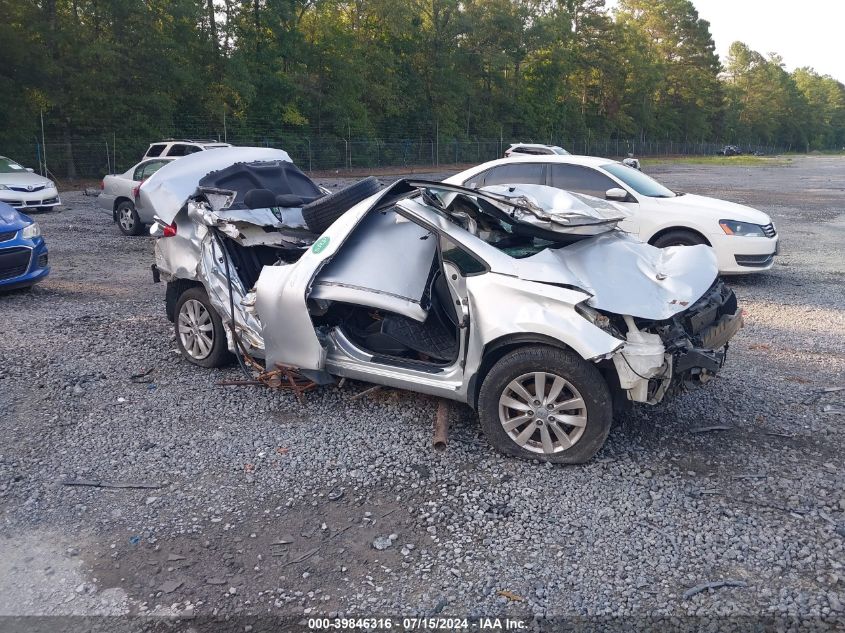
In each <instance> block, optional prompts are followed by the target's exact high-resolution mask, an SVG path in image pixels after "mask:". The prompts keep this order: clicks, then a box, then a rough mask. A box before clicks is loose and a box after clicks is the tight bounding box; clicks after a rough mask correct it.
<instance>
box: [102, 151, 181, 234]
mask: <svg viewBox="0 0 845 633" xmlns="http://www.w3.org/2000/svg"><path fill="white" fill-rule="evenodd" d="M172 160H176V157H171V158H167V157H163V158H150V159H147V160H142V161H141V162H140V163H138V164H137V165H134V166H132V167H130V168H129V169H127V170H126V171H125V172H123V173H122V174H110V175H108V176H106V177H105V178H103V182H102V183H101V185H100V188H101V189H102V191H101V192H100V195H99V196H98V197H97V202H98V203H99V205H100V206H101V207H102V208H103V209H106V210H108V211H110V212H111V214H112V219H113V220H114V221H115V222H116V223H117V226H118V227H119V228H120V230H121V231H122V232H123V234H124V235H140V234H141V232H142V231H143V230H144V225H145V224H148V223H149V222H150V221H151V220H152V219H151V218H150V219H148V220H147V221H146V222H145V219H146V218H142V217H140V216H139V215H138V211H137V209H136V208H135V198H136V197H137V196H138V187H140V186H141V183H142V182H144V181H145V180H146V179H147V178H149V177H150V176H152V175H153V174H154V173H156V172H157V171H158V170H159V169H161V168H162V167H164V166H165V165H166V164H167V163H169V162H170V161H172Z"/></svg>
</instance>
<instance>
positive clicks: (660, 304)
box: [515, 231, 718, 321]
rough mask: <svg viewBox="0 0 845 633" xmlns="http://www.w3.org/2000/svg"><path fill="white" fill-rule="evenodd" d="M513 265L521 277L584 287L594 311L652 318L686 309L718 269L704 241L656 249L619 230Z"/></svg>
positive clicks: (712, 278) (667, 316) (668, 315)
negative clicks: (701, 243)
mask: <svg viewBox="0 0 845 633" xmlns="http://www.w3.org/2000/svg"><path fill="white" fill-rule="evenodd" d="M515 267H516V271H517V274H518V275H519V276H520V277H521V278H522V279H525V280H529V281H539V282H544V283H551V284H563V285H570V286H575V287H577V288H580V289H582V290H585V291H587V292H589V293H590V294H591V295H593V296H592V298H590V299H589V301H588V303H589V304H590V305H591V306H593V307H594V308H598V309H599V310H605V311H607V312H613V313H614V314H622V315H624V314H630V315H631V316H635V317H640V318H643V319H653V320H655V321H662V320H664V319H668V318H670V317H671V316H673V315H675V314H677V313H678V312H682V311H683V310H686V309H687V308H688V307H689V306H690V305H691V304H693V303H695V302H696V301H697V300H698V299H699V298H700V297H701V296H702V295H703V294H704V293H705V292H706V291H707V289H708V288H709V287H710V286H711V285H712V284H713V282H714V281H715V280H716V276H717V274H718V266H717V265H716V255H715V253H714V252H713V249H712V248H710V247H709V246H704V245H699V246H671V247H669V248H655V247H654V246H649V245H648V244H644V243H643V242H640V241H639V240H637V239H634V238H632V237H629V236H628V235H626V234H625V233H622V232H621V231H614V232H611V233H604V234H603V235H598V236H596V237H591V238H587V239H584V240H581V241H579V242H576V243H575V244H571V245H569V246H565V247H563V248H555V249H552V248H547V249H546V250H544V251H541V252H539V253H537V254H536V255H533V256H531V257H526V258H525V259H520V260H516V266H515Z"/></svg>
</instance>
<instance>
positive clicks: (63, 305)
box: [0, 157, 845, 631]
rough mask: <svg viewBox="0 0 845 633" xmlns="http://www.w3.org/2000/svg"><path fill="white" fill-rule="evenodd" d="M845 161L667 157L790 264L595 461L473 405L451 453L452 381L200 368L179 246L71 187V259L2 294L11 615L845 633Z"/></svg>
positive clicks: (5, 579)
mask: <svg viewBox="0 0 845 633" xmlns="http://www.w3.org/2000/svg"><path fill="white" fill-rule="evenodd" d="M843 170H845V159H842V158H827V157H808V158H798V159H795V160H794V161H792V163H791V164H790V165H788V166H767V167H737V168H731V167H722V166H692V165H680V164H679V165H673V164H664V165H660V166H656V167H654V168H651V169H649V170H648V171H650V172H651V173H653V174H656V175H659V177H660V179H661V180H662V181H663V182H665V183H666V184H667V185H669V186H670V187H673V188H675V189H678V190H684V191H690V192H695V193H703V194H710V195H714V196H717V197H723V198H726V199H728V200H733V201H736V202H741V203H746V204H750V205H753V206H756V207H758V208H761V209H763V210H765V211H767V212H769V213H770V214H771V215H772V216H773V218H774V221H775V223H776V224H777V226H778V229H779V232H780V234H781V240H782V241H781V249H782V254H781V255H780V256H779V258H778V259H777V263H776V265H775V267H774V269H773V270H772V271H771V272H769V273H767V274H762V275H757V276H749V277H746V278H732V279H731V280H730V283H731V284H732V285H733V286H734V288H735V289H736V291H737V293H738V295H739V297H740V301H741V304H742V306H743V307H744V308H745V310H746V315H747V317H746V320H747V326H746V327H745V329H744V330H742V331H741V332H740V334H739V335H738V336H737V338H736V339H735V343H734V344H733V345H732V346H731V353H730V355H729V357H728V363H727V365H726V367H725V368H724V370H723V372H722V373H721V374H720V376H719V378H718V379H717V380H715V381H714V382H713V383H711V384H709V385H707V386H706V387H705V388H702V389H699V390H696V391H694V392H689V393H687V394H684V395H683V396H682V397H680V398H678V399H676V400H674V401H673V402H671V403H669V404H668V405H664V406H661V407H659V408H649V409H639V410H638V411H636V412H635V413H634V414H632V415H631V416H629V417H627V418H626V419H622V420H618V421H617V423H616V425H615V427H614V429H613V431H612V432H611V435H610V438H609V440H608V442H607V444H606V446H605V447H604V449H603V450H602V451H601V452H600V453H599V454H598V455H597V457H596V458H595V459H594V460H593V461H592V462H590V463H589V464H587V465H585V466H578V467H550V466H543V465H538V464H537V463H531V462H523V461H517V460H514V459H507V458H503V457H501V456H499V455H498V454H497V453H495V452H494V451H493V450H492V449H491V448H490V447H489V446H488V444H487V443H486V441H485V440H484V438H483V437H482V436H481V435H480V432H479V429H478V424H477V421H476V419H475V418H474V416H473V414H472V412H471V411H469V410H468V409H466V408H461V407H458V406H456V407H453V409H452V420H451V423H452V431H451V437H450V440H451V441H450V445H449V448H448V450H447V451H445V452H443V453H436V452H434V451H433V450H432V449H431V433H432V431H431V425H432V421H433V417H434V411H435V408H436V402H435V401H434V400H433V399H430V398H427V397H424V396H418V395H414V394H410V393H404V392H395V391H389V390H385V391H382V392H380V393H378V394H376V395H373V396H372V397H363V398H360V399H356V400H352V399H351V397H352V396H353V395H354V394H356V393H358V392H360V391H362V390H363V389H365V388H366V387H367V385H364V384H362V383H351V382H348V383H347V384H346V385H345V386H344V387H343V388H341V389H335V388H330V389H324V390H321V391H318V392H314V393H312V394H310V395H308V396H307V399H306V402H305V404H304V405H300V404H298V403H297V401H296V400H295V398H294V397H293V396H292V395H290V394H288V393H283V392H276V391H270V390H267V389H264V388H257V387H221V386H218V385H217V383H218V382H219V381H221V380H224V379H237V378H239V377H240V374H239V372H238V370H237V368H236V367H232V368H231V369H226V370H220V371H218V370H202V369H199V368H197V367H194V366H191V365H189V364H188V363H186V362H184V361H182V360H181V358H180V356H179V354H178V352H177V349H176V344H175V342H174V340H173V336H172V333H171V324H170V323H169V322H168V321H167V319H166V317H165V315H164V284H160V285H154V284H153V283H152V280H151V276H150V272H149V265H150V264H151V263H152V248H153V242H152V239H151V238H127V237H123V236H122V235H121V234H120V233H119V231H118V230H117V228H116V227H115V226H114V225H113V224H112V223H111V218H110V216H109V215H108V214H106V213H104V212H102V211H100V210H98V209H97V208H96V206H95V200H94V199H93V198H86V197H84V196H83V195H81V194H80V193H78V192H70V193H65V194H64V195H63V199H64V201H65V203H66V206H65V207H64V209H63V210H61V211H60V212H56V213H50V214H45V215H40V216H38V218H37V219H38V221H39V222H40V223H41V226H42V230H43V232H44V234H45V236H46V239H47V241H48V245H49V247H50V257H51V262H52V265H53V271H52V274H51V275H50V277H49V278H48V279H47V280H46V281H45V282H44V283H42V284H41V285H39V286H37V287H36V288H35V289H33V290H32V291H30V292H15V293H11V294H8V295H5V296H0V322H2V324H3V331H4V336H2V337H0V412H2V413H0V515H1V516H2V534H0V615H26V614H33V615H35V614H38V615H55V614H86V615H90V614H142V613H156V614H181V615H182V616H185V617H188V616H192V615H193V616H197V620H195V622H196V623H197V624H195V626H197V627H200V623H207V622H210V621H213V620H214V618H225V617H233V616H244V615H247V614H249V615H255V614H259V615H260V614H264V615H266V614H270V615H273V616H281V617H284V618H289V619H290V621H291V622H299V621H301V620H302V618H303V617H306V618H307V617H308V616H314V615H317V614H320V615H331V616H335V615H337V614H343V615H347V616H353V615H355V616H374V615H388V614H389V615H394V616H397V615H398V616H409V615H434V614H439V615H442V616H477V615H491V616H513V617H521V618H526V619H530V620H534V621H536V622H540V623H542V622H551V623H553V622H555V618H557V617H560V616H568V617H590V618H594V617H599V616H631V617H632V618H634V619H632V620H630V622H639V623H640V624H643V623H646V622H649V623H651V622H655V621H656V620H655V619H654V618H660V617H678V618H684V617H685V616H707V617H727V616H732V617H738V616H750V617H751V618H759V617H772V616H792V617H795V616H798V617H816V618H819V617H821V618H828V619H829V623H830V626H831V627H832V628H831V630H832V629H833V628H835V627H836V626H845V611H844V610H843V603H845V569H843V564H844V563H845V546H844V545H843V544H844V543H845V470H843V426H842V424H843V421H844V420H845V417H843V416H845V413H843V412H845V391H841V390H840V391H835V390H833V388H840V389H841V388H842V387H845V310H843V309H845V282H843V279H845V277H843V275H845V258H843V250H842V245H843V243H845V214H843V203H845V180H843V177H842V173H843ZM337 182H339V181H330V180H323V181H322V184H327V185H329V184H337ZM148 370H149V372H150V373H148V374H147V375H146V376H144V377H142V378H134V379H133V378H131V376H133V375H137V374H142V373H145V372H147V371H148ZM826 389H827V390H828V391H825V390H826ZM714 426H715V427H719V428H721V427H728V428H727V429H723V430H706V428H707V427H714ZM66 479H84V480H98V481H106V482H118V483H127V482H128V483H133V484H137V483H143V484H149V485H151V486H159V487H155V488H143V489H137V488H116V489H115V488H101V487H90V486H66V485H62V483H60V482H62V481H63V480H66ZM379 537H383V538H379ZM374 545H377V546H378V547H375V546H374ZM382 547H383V548H384V549H380V548H382ZM723 580H730V581H738V582H736V583H735V585H736V586H727V587H723V588H719V589H712V590H704V591H700V592H698V593H695V595H689V594H687V595H685V593H686V592H688V590H690V589H692V588H695V587H696V586H698V585H700V584H702V583H706V582H711V581H723ZM690 593H692V592H690ZM203 618H208V619H209V620H204V619H203ZM232 621H237V622H238V623H239V624H238V626H239V627H240V628H237V629H233V630H241V631H243V630H244V625H243V623H244V622H246V620H244V619H243V618H242V617H241V618H240V619H237V618H236V619H235V620H232ZM689 621H690V620H688V619H687V620H683V619H682V620H677V621H676V622H689ZM730 622H733V623H737V626H738V627H739V628H742V627H743V626H744V625H743V624H742V623H743V622H745V625H747V624H748V622H749V621H748V620H745V621H743V620H740V619H732V620H728V619H725V620H722V621H721V623H720V625H719V628H720V629H721V630H724V629H725V628H726V627H727V625H728V623H730ZM550 626H551V624H550ZM200 628H201V627H200ZM247 630H249V629H247Z"/></svg>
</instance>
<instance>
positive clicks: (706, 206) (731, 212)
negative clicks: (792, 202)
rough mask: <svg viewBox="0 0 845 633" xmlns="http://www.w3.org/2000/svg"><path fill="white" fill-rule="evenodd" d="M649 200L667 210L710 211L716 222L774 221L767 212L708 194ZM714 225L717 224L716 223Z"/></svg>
mask: <svg viewBox="0 0 845 633" xmlns="http://www.w3.org/2000/svg"><path fill="white" fill-rule="evenodd" d="M649 202H654V203H657V204H658V205H660V206H661V207H664V206H665V207H666V209H667V211H669V210H673V209H674V210H676V211H681V212H683V211H688V212H691V213H695V212H702V213H707V212H709V213H710V214H711V215H712V216H713V219H714V221H715V222H718V221H719V220H738V221H740V222H751V223H752V224H759V225H761V226H763V225H766V224H768V223H769V222H771V221H772V219H771V218H770V217H769V216H768V215H767V214H765V213H763V212H762V211H758V210H757V209H753V208H751V207H747V206H745V205H744V204H737V203H735V202H728V201H727V200H719V199H718V198H708V197H707V196H697V195H695V194H694V193H685V194H684V195H682V196H677V197H675V198H649ZM717 216H718V217H717ZM714 226H716V225H715V224H714ZM717 228H718V227H717Z"/></svg>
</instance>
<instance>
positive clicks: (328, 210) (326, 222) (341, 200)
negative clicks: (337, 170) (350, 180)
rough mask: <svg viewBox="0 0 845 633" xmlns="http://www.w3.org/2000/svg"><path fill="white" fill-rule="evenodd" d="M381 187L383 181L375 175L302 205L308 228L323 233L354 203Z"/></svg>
mask: <svg viewBox="0 0 845 633" xmlns="http://www.w3.org/2000/svg"><path fill="white" fill-rule="evenodd" d="M379 189H381V183H379V181H378V180H376V179H375V178H374V177H373V176H370V177H369V178H364V180H359V181H358V182H356V183H354V184H351V185H349V186H348V187H344V188H343V189H341V190H340V191H335V192H334V193H330V194H329V195H327V196H323V197H322V198H317V199H316V200H315V201H314V202H309V203H308V204H306V205H305V206H304V207H302V217H303V219H304V220H305V224H307V225H308V229H309V230H310V231H313V232H314V233H322V232H323V231H325V230H326V229H327V228H329V227H330V226H331V225H332V224H334V221H335V220H337V219H338V218H339V217H340V216H342V215H343V214H344V213H346V212H347V211H348V210H349V209H350V208H351V207H352V206H353V205H355V204H357V203H359V202H361V200H363V199H364V198H369V197H370V196H371V195H373V194H374V193H376V192H377V191H378V190H379Z"/></svg>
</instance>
